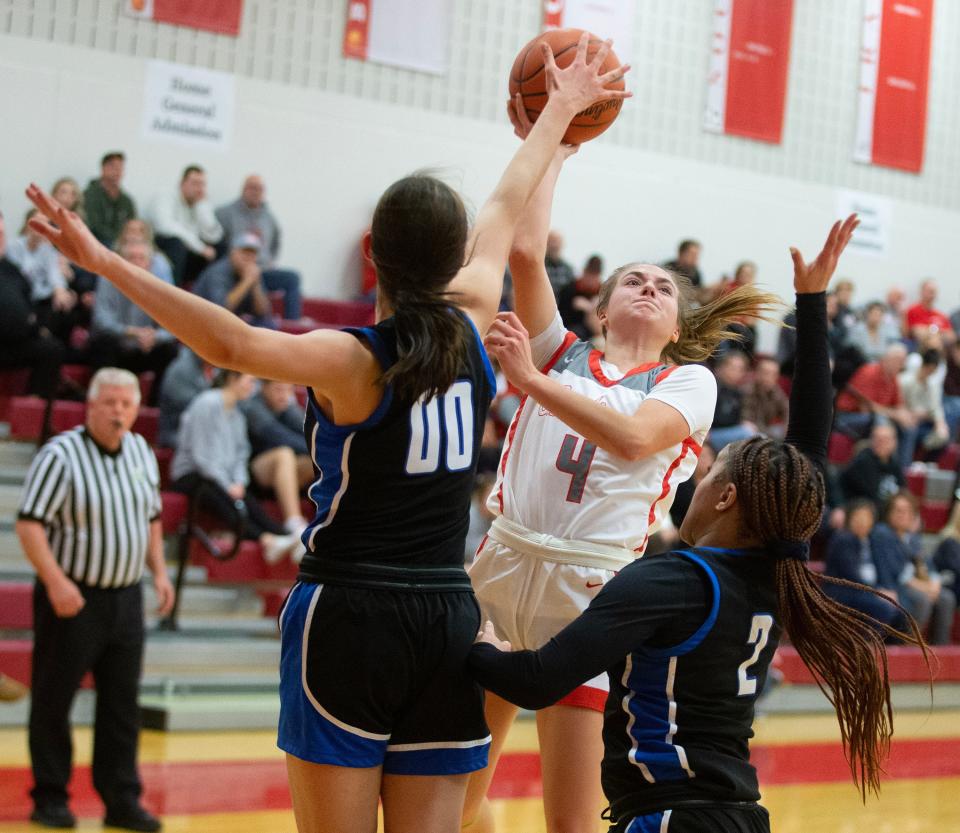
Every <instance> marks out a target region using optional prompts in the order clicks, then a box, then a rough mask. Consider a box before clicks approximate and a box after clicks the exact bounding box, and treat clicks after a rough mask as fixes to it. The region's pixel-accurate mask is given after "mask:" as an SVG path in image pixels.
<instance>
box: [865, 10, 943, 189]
mask: <svg viewBox="0 0 960 833" xmlns="http://www.w3.org/2000/svg"><path fill="white" fill-rule="evenodd" d="M932 27H933V0H909V1H908V2H904V0H898V2H894V0H865V2H864V14H863V45H862V47H861V51H860V89H859V93H858V102H857V104H858V106H857V132H856V141H855V144H854V150H853V158H854V159H855V160H856V161H857V162H865V163H867V164H873V165H884V166H886V167H888V168H900V169H902V170H905V171H911V172H913V173H920V169H921V168H922V167H923V146H924V141H925V137H926V128H927V82H928V79H929V77H930V33H931V30H932Z"/></svg>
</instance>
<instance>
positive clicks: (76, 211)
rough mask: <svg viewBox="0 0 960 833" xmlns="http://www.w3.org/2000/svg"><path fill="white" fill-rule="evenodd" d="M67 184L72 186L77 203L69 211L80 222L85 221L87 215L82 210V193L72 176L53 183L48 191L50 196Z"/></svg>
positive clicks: (63, 177)
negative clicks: (77, 217) (78, 218)
mask: <svg viewBox="0 0 960 833" xmlns="http://www.w3.org/2000/svg"><path fill="white" fill-rule="evenodd" d="M68 183H69V184H70V185H72V186H73V190H74V191H76V192H77V202H76V204H75V205H74V206H73V208H72V209H70V210H71V211H73V213H74V214H76V215H77V216H79V217H80V219H81V220H86V219H87V213H86V211H84V210H83V191H81V190H80V183H79V182H77V181H76V180H75V179H74V178H73V177H72V176H62V177H60V179H58V180H57V181H56V182H54V183H53V187H52V188H51V189H50V195H51V196H53V195H54V194H55V193H56V192H57V189H58V188H59V187H60V186H61V185H67V184H68ZM64 208H66V206H64Z"/></svg>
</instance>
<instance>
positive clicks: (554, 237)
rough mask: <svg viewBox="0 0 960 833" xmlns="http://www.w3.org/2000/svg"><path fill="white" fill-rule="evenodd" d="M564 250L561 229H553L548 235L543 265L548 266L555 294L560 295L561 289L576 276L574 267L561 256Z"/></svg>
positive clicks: (548, 273) (548, 274)
mask: <svg viewBox="0 0 960 833" xmlns="http://www.w3.org/2000/svg"><path fill="white" fill-rule="evenodd" d="M562 251H563V235H562V234H560V232H559V231H553V230H551V231H550V233H549V234H548V235H547V254H546V256H545V257H544V259H543V265H544V266H545V267H546V270H547V277H548V278H550V286H552V287H553V294H554V295H559V294H560V290H561V289H563V288H564V287H565V286H566V285H567V284H568V283H570V282H571V281H572V280H574V279H575V278H576V275H574V273H573V267H572V266H571V265H570V264H569V263H567V261H565V260H564V259H563V258H562V257H561V256H560V253H561V252H562Z"/></svg>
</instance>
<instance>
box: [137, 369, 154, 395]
mask: <svg viewBox="0 0 960 833" xmlns="http://www.w3.org/2000/svg"><path fill="white" fill-rule="evenodd" d="M137 381H138V382H140V401H141V402H149V401H150V393H151V392H152V391H153V383H154V382H156V381H157V374H156V373H154V372H153V371H152V370H145V371H144V372H143V373H141V374H140V375H139V376H138V377H137Z"/></svg>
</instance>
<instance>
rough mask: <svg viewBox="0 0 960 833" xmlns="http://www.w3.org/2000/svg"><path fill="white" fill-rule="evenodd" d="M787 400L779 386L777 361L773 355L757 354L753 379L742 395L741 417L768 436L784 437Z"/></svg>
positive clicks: (788, 403)
mask: <svg viewBox="0 0 960 833" xmlns="http://www.w3.org/2000/svg"><path fill="white" fill-rule="evenodd" d="M789 405H790V402H789V400H788V399H787V395H786V394H785V393H784V392H783V388H781V387H780V365H779V364H778V363H777V360H776V359H774V358H773V357H772V356H758V357H757V360H756V363H755V366H754V369H753V380H752V381H751V382H750V383H749V384H748V385H747V389H746V393H745V395H744V397H743V418H744V420H745V421H746V422H749V423H752V424H753V425H756V426H757V429H758V430H759V431H761V432H762V433H764V434H766V435H767V436H768V437H776V438H777V439H783V435H784V433H785V432H786V425H787V409H788V408H789Z"/></svg>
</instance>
